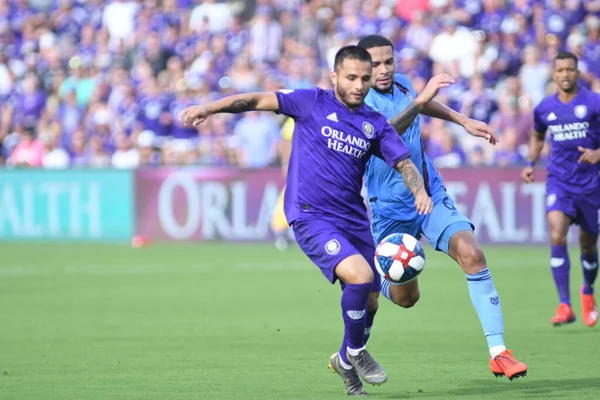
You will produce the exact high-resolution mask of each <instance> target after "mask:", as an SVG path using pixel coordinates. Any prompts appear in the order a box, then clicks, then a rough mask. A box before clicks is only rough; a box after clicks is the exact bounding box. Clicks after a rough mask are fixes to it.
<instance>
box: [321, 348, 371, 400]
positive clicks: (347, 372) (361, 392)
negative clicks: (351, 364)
mask: <svg viewBox="0 0 600 400" xmlns="http://www.w3.org/2000/svg"><path fill="white" fill-rule="evenodd" d="M329 369H330V370H331V372H333V373H334V374H338V375H339V376H340V377H341V378H342V380H343V381H344V385H346V394H347V395H348V396H356V397H366V396H368V394H367V392H365V389H363V385H362V382H361V381H360V378H359V377H358V374H357V373H356V369H354V368H352V369H345V368H344V367H342V364H341V363H340V353H335V354H334V355H332V356H331V357H330V358H329Z"/></svg>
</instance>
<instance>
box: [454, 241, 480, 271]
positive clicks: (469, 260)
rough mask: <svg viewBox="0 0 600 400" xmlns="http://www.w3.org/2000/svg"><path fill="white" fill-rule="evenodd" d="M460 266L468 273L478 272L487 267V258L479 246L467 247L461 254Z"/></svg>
mask: <svg viewBox="0 0 600 400" xmlns="http://www.w3.org/2000/svg"><path fill="white" fill-rule="evenodd" d="M459 257H460V266H461V268H462V269H463V271H464V272H465V273H466V274H470V275H472V274H476V273H477V272H479V271H482V270H484V269H485V268H486V260H485V255H484V254H483V251H482V250H481V248H480V247H479V246H468V247H465V248H464V249H463V250H462V251H461V253H460V255H459Z"/></svg>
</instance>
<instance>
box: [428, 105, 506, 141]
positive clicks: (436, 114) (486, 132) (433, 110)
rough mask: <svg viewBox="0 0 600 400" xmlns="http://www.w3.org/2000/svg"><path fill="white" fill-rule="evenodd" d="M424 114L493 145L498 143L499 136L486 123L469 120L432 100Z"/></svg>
mask: <svg viewBox="0 0 600 400" xmlns="http://www.w3.org/2000/svg"><path fill="white" fill-rule="evenodd" d="M422 114H424V115H427V116H429V117H432V118H439V119H443V120H444V121H449V122H454V123H455V124H458V125H460V126H462V127H463V128H465V129H466V131H467V132H469V133H470V134H471V135H473V136H478V137H482V138H484V139H486V140H487V141H489V142H490V143H491V144H496V143H498V136H496V132H494V130H493V129H492V127H491V126H489V125H488V124H486V123H484V122H481V121H477V120H475V119H471V118H468V117H467V116H466V115H464V114H461V113H459V112H456V111H454V110H453V109H451V108H450V107H448V106H446V105H444V104H442V103H440V102H438V101H436V100H431V101H430V102H429V103H427V104H425V106H424V107H423V111H422Z"/></svg>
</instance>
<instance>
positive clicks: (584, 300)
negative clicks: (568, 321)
mask: <svg viewBox="0 0 600 400" xmlns="http://www.w3.org/2000/svg"><path fill="white" fill-rule="evenodd" d="M581 314H582V317H583V322H584V323H585V324H586V325H587V326H589V327H592V326H594V325H596V322H597V321H598V308H597V307H596V300H595V299H594V295H593V294H584V293H583V286H582V287H581Z"/></svg>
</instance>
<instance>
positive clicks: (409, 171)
mask: <svg viewBox="0 0 600 400" xmlns="http://www.w3.org/2000/svg"><path fill="white" fill-rule="evenodd" d="M396 170H398V172H400V174H401V175H402V180H403V181H404V185H405V186H406V187H407V188H408V190H410V191H411V192H412V194H414V195H415V196H416V194H417V193H418V192H419V191H421V189H423V188H424V186H425V185H424V183H423V178H422V177H421V174H420V173H419V170H418V169H417V167H416V166H415V164H413V162H412V161H410V159H409V158H407V159H405V160H402V161H400V162H399V163H398V164H396Z"/></svg>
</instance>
